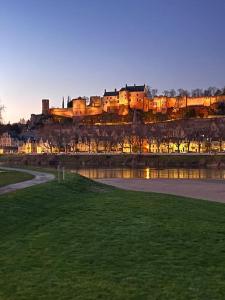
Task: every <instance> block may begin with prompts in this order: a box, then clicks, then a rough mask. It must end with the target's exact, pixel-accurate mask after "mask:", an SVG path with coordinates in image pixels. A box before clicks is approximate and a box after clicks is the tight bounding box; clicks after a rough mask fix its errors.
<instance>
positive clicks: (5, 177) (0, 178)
mask: <svg viewBox="0 0 225 300" xmlns="http://www.w3.org/2000/svg"><path fill="white" fill-rule="evenodd" d="M33 177H34V176H32V175H31V174H27V173H23V172H15V171H4V170H3V171H2V172H1V168H0V187H2V186H5V185H8V184H11V183H17V182H21V181H25V180H29V179H32V178H33Z"/></svg>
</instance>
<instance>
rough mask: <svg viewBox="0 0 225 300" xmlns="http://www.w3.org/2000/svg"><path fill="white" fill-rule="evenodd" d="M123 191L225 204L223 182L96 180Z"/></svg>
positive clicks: (208, 180) (207, 180) (224, 186)
mask: <svg viewBox="0 0 225 300" xmlns="http://www.w3.org/2000/svg"><path fill="white" fill-rule="evenodd" d="M96 181H98V182H101V183H105V184H108V185H112V186H115V187H118V188H121V189H125V190H133V191H143V192H156V193H164V194H172V195H177V196H185V197H190V198H196V199H203V200H209V201H216V202H222V203H225V181H223V180H210V179H206V180H185V179H114V178H111V179H97V180H96Z"/></svg>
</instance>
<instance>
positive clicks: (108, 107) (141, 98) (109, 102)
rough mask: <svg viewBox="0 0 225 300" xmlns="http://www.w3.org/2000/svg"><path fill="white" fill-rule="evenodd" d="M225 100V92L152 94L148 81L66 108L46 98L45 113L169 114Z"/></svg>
mask: <svg viewBox="0 0 225 300" xmlns="http://www.w3.org/2000/svg"><path fill="white" fill-rule="evenodd" d="M219 102H225V95H219V96H211V97H186V96H185V97H181V96H177V97H167V96H156V97H150V96H149V92H148V88H147V86H146V85H133V86H128V85H126V86H125V87H123V88H121V89H120V90H117V89H115V90H114V91H106V90H105V92H104V95H103V97H100V96H92V97H90V102H89V103H87V99H86V98H82V97H79V98H75V99H72V100H70V101H68V103H67V107H66V108H64V103H63V107H62V108H49V100H48V99H43V100H42V114H43V115H50V116H59V117H68V118H74V117H82V116H93V115H101V114H103V113H104V112H105V113H116V114H118V115H121V116H125V115H127V114H128V113H129V110H130V109H131V110H141V111H143V112H148V111H152V112H153V113H162V114H166V113H167V111H168V109H172V110H179V109H182V108H185V107H195V106H198V107H210V106H212V105H213V104H215V103H219Z"/></svg>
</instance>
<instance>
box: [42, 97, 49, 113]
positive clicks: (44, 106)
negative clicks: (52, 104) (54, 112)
mask: <svg viewBox="0 0 225 300" xmlns="http://www.w3.org/2000/svg"><path fill="white" fill-rule="evenodd" d="M42 114H43V115H48V114H49V99H42Z"/></svg>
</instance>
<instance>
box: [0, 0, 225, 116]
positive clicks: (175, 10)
mask: <svg viewBox="0 0 225 300" xmlns="http://www.w3.org/2000/svg"><path fill="white" fill-rule="evenodd" d="M224 15H225V1H224V0H139V1H134V0H114V1H109V0H104V1H103V0H82V1H81V0H73V1H72V0H62V1H59V0H0V41H1V47H0V101H1V103H3V104H4V105H5V106H6V111H5V115H4V116H5V121H9V120H10V121H11V122H13V121H17V120H19V119H20V118H21V117H25V118H28V117H29V116H30V114H31V113H39V112H40V110H41V99H42V98H50V100H51V105H52V106H55V105H57V106H58V105H60V103H61V99H62V96H63V95H64V96H67V95H70V96H71V97H76V96H90V95H102V94H103V91H104V89H105V88H106V89H108V90H110V89H114V88H120V87H121V86H123V85H124V84H126V83H128V84H133V83H136V84H142V83H146V84H148V85H150V86H152V87H154V88H158V89H159V90H164V89H170V88H175V89H177V88H187V89H192V88H197V87H202V88H205V87H208V86H218V87H222V86H224V85H225V26H224Z"/></svg>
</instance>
